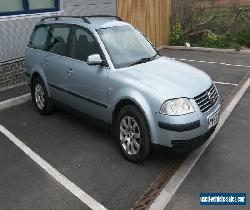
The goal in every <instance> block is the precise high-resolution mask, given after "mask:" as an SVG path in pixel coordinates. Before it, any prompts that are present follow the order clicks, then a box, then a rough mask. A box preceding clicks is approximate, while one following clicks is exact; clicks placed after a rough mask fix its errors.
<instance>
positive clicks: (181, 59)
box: [172, 58, 250, 68]
mask: <svg viewBox="0 0 250 210" xmlns="http://www.w3.org/2000/svg"><path fill="white" fill-rule="evenodd" d="M172 59H174V60H179V61H188V62H195V63H208V64H219V65H224V66H233V67H243V68H250V66H246V65H240V64H237V65H236V64H230V63H219V62H214V61H199V60H193V59H186V58H172Z"/></svg>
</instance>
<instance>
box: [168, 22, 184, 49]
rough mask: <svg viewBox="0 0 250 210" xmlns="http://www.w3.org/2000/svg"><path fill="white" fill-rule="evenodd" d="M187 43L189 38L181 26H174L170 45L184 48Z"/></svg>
mask: <svg viewBox="0 0 250 210" xmlns="http://www.w3.org/2000/svg"><path fill="white" fill-rule="evenodd" d="M186 42H187V37H186V35H185V32H184V30H183V28H182V26H181V24H179V23H177V24H175V25H174V26H173V29H172V32H171V34H170V45H173V46H183V45H185V43H186Z"/></svg>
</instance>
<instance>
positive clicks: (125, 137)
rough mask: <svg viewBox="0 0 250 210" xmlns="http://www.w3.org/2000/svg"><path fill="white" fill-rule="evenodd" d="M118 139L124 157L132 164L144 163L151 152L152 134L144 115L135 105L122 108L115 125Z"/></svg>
mask: <svg viewBox="0 0 250 210" xmlns="http://www.w3.org/2000/svg"><path fill="white" fill-rule="evenodd" d="M115 130H116V138H117V139H118V140H119V144H120V148H121V151H122V153H123V155H124V156H125V157H126V158H127V159H128V160H129V161H132V162H142V161H143V160H145V159H146V158H147V156H148V155H149V153H150V150H151V141H150V132H149V129H148V125H147V122H146V119H145V117H144V115H143V114H142V113H141V111H140V110H139V109H138V108H137V107H136V106H133V105H127V106H125V107H123V108H122V110H121V111H120V113H119V114H118V116H117V119H116V123H115Z"/></svg>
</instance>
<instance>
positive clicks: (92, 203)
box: [0, 125, 106, 210]
mask: <svg viewBox="0 0 250 210" xmlns="http://www.w3.org/2000/svg"><path fill="white" fill-rule="evenodd" d="M0 132H1V133H3V134H4V135H5V136H6V137H7V138H8V139H9V140H10V141H12V142H13V143H14V144H15V145H16V146H17V147H18V148H20V149H21V150H22V151H23V152H24V153H25V154H26V155H28V156H29V157H30V158H31V159H32V160H33V161H34V162H36V163H37V164H38V165H39V166H40V167H41V168H43V169H44V170H45V171H46V172H47V173H48V174H49V175H50V176H52V177H53V178H54V179H55V180H56V181H57V182H59V183H60V184H61V185H63V186H64V187H65V188H66V189H67V190H68V191H70V192H71V193H72V194H73V195H75V196H76V197H77V198H79V199H80V200H81V201H82V202H83V203H85V204H86V205H87V206H89V207H90V208H91V209H97V210H99V209H100V210H106V208H105V207H104V206H103V205H102V204H100V203H98V202H97V201H96V200H95V199H93V198H92V197H91V196H89V195H88V194H87V193H85V192H84V191H83V190H82V189H80V188H79V187H78V186H76V185H75V184H74V183H73V182H71V181H70V180H69V179H67V178H66V177H65V176H64V175H63V174H61V173H60V172H58V171H57V170H56V169H55V168H53V166H51V165H50V164H49V163H47V162H46V161H45V160H44V159H42V158H41V157H40V156H39V155H38V154H36V153H35V152H34V151H33V150H31V149H30V148H29V147H28V146H26V145H25V144H24V143H23V142H22V141H20V140H19V139H18V138H17V137H15V136H14V135H13V134H12V133H11V132H9V131H8V130H7V129H6V128H5V127H3V126H2V125H0Z"/></svg>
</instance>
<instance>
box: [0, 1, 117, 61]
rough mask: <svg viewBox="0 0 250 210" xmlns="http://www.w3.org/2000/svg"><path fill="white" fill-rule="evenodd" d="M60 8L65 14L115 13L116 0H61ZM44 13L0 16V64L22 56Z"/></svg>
mask: <svg viewBox="0 0 250 210" xmlns="http://www.w3.org/2000/svg"><path fill="white" fill-rule="evenodd" d="M61 10H62V11H61V12H64V14H65V15H116V0H62V2H61ZM57 14H58V13H57ZM61 14H62V13H61ZM45 15H48V14H42V15H37V14H36V15H22V16H16V17H14V16H9V17H0V64H1V63H3V62H6V61H10V60H14V59H18V58H21V57H24V55H25V48H26V46H27V44H28V40H29V37H30V34H31V33H32V30H33V28H34V25H35V23H36V22H38V21H39V19H40V18H41V17H43V16H45ZM49 15H52V14H49ZM53 15H55V13H54V14H53Z"/></svg>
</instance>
